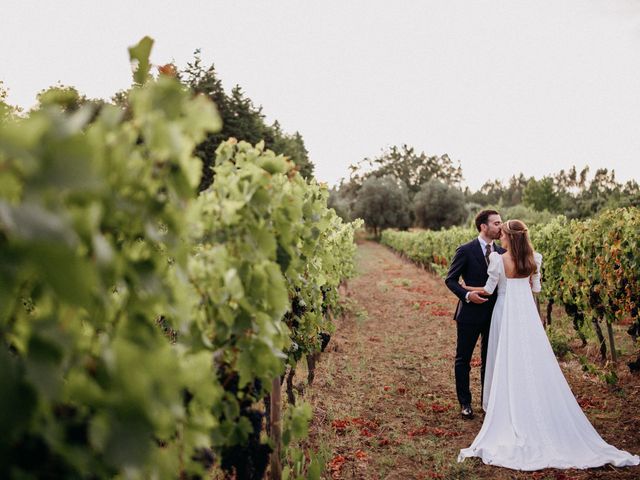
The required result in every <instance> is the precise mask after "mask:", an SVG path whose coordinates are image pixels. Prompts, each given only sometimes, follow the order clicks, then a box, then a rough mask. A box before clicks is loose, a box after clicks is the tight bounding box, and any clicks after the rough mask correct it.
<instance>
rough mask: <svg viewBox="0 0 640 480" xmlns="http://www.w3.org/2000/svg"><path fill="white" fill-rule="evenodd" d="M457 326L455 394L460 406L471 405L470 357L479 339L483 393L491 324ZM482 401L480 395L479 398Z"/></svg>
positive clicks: (478, 323)
mask: <svg viewBox="0 0 640 480" xmlns="http://www.w3.org/2000/svg"><path fill="white" fill-rule="evenodd" d="M457 325H458V341H457V345H456V361H455V374H456V393H457V395H458V401H459V402H460V405H471V390H470V389H469V373H470V372H471V365H470V364H471V357H472V356H473V349H474V348H475V346H476V342H477V341H478V337H481V344H480V345H481V347H480V356H481V358H482V367H481V369H480V382H481V390H482V392H484V370H485V365H486V363H487V346H488V344H489V326H490V325H491V322H489V321H488V320H487V321H479V322H469V323H460V322H457ZM480 401H482V395H481V396H480Z"/></svg>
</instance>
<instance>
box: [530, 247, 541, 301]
mask: <svg viewBox="0 0 640 480" xmlns="http://www.w3.org/2000/svg"><path fill="white" fill-rule="evenodd" d="M533 259H534V260H535V262H536V273H534V274H533V275H531V291H532V292H533V293H540V290H542V283H541V278H542V274H541V273H540V271H541V270H540V269H541V267H542V254H540V253H538V252H534V254H533Z"/></svg>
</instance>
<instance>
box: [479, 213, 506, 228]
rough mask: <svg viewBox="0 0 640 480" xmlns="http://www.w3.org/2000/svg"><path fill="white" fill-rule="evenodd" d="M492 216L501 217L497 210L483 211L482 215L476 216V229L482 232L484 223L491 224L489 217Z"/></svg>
mask: <svg viewBox="0 0 640 480" xmlns="http://www.w3.org/2000/svg"><path fill="white" fill-rule="evenodd" d="M491 215H500V214H499V213H498V212H496V211H495V210H482V211H481V212H480V213H478V214H477V215H476V228H477V229H478V231H480V230H481V229H480V225H482V224H483V223H484V224H485V225H486V224H487V223H489V217H490V216H491Z"/></svg>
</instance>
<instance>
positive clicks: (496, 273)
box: [484, 252, 502, 293]
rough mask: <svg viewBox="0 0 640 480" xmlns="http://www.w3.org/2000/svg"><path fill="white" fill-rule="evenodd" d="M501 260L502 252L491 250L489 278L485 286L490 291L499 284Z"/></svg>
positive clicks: (488, 269)
mask: <svg viewBox="0 0 640 480" xmlns="http://www.w3.org/2000/svg"><path fill="white" fill-rule="evenodd" d="M500 262H502V258H500V254H499V253H498V252H491V255H489V267H488V268H487V274H488V275H489V278H488V279H487V283H486V284H485V286H484V289H485V290H486V291H487V292H489V293H493V291H494V290H495V289H496V287H497V286H498V280H499V278H500Z"/></svg>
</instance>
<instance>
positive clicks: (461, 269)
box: [445, 238, 505, 405]
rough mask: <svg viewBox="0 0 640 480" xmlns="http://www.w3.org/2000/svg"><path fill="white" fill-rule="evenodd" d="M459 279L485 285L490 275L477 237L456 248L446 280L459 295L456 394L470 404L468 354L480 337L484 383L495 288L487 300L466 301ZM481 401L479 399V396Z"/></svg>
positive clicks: (471, 353) (467, 283) (469, 283)
mask: <svg viewBox="0 0 640 480" xmlns="http://www.w3.org/2000/svg"><path fill="white" fill-rule="evenodd" d="M493 245H494V250H492V251H496V252H498V253H500V254H502V253H504V252H505V250H504V249H503V248H501V247H498V246H497V245H496V244H495V243H494V244H493ZM460 278H462V279H463V280H464V283H465V284H466V285H468V286H470V287H484V285H485V284H486V283H487V279H488V278H489V275H488V274H487V260H486V257H485V252H483V251H482V246H481V244H480V241H479V240H478V239H477V238H476V239H474V240H472V241H470V242H469V243H465V244H464V245H461V246H459V247H458V249H457V250H456V253H455V255H454V256H453V260H452V261H451V265H450V266H449V272H448V273H447V278H446V280H445V283H446V285H447V287H449V290H451V291H452V292H453V293H455V294H456V296H457V297H458V299H459V301H458V306H457V308H456V313H455V314H454V318H455V320H456V321H457V326H458V342H457V345H456V362H455V374H456V393H457V394H458V401H459V402H460V405H471V390H470V389H469V372H470V371H471V366H470V363H471V357H472V355H473V349H474V347H475V345H476V342H477V341H478V337H480V336H481V337H482V343H481V350H480V355H481V358H482V368H481V370H480V379H481V382H482V385H483V386H484V371H485V364H486V362H487V345H488V342H489V327H490V325H491V314H492V313H493V307H494V305H495V304H496V298H497V289H496V291H495V292H494V293H493V295H491V296H490V297H489V300H488V301H486V302H484V303H480V304H476V303H472V302H467V301H466V295H467V293H468V292H469V291H468V290H466V289H465V288H464V287H462V286H461V285H460ZM481 400H482V399H481Z"/></svg>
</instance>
